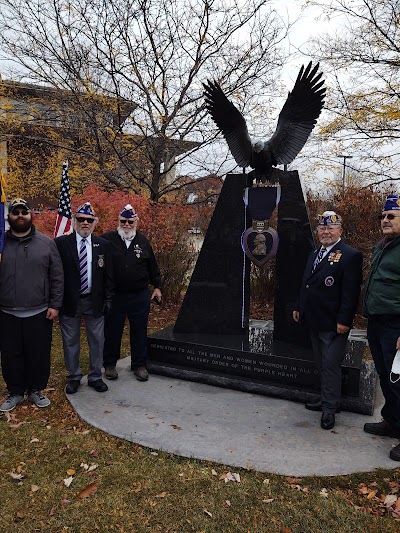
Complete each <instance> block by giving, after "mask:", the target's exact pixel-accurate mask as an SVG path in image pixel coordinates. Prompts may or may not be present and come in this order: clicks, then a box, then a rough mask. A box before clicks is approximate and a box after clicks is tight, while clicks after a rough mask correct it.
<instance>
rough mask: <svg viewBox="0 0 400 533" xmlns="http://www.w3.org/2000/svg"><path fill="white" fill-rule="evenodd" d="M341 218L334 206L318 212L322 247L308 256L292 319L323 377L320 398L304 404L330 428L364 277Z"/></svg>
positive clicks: (356, 251)
mask: <svg viewBox="0 0 400 533" xmlns="http://www.w3.org/2000/svg"><path fill="white" fill-rule="evenodd" d="M341 235H342V218H341V217H340V216H339V215H337V214H336V213H335V212H334V211H325V212H324V213H323V214H322V215H319V216H318V226H317V237H318V240H319V242H320V247H319V248H317V249H316V250H314V252H312V253H311V254H310V257H309V258H308V261H307V265H306V268H305V270H304V275H303V281H302V285H301V289H300V298H299V306H298V309H297V310H295V311H293V319H294V320H295V321H296V322H298V321H299V320H301V321H302V322H304V323H305V324H306V325H307V327H308V329H309V331H310V336H311V342H312V347H313V352H314V357H315V359H316V362H317V364H318V367H319V371H320V378H321V399H320V400H318V401H317V402H312V403H308V404H306V408H307V409H310V410H312V411H322V417H321V427H322V428H323V429H332V428H333V427H334V425H335V412H339V410H340V394H341V363H342V360H343V358H344V356H345V354H346V343H347V338H348V336H349V333H350V329H351V326H352V323H353V319H354V315H355V313H356V310H357V304H358V299H359V296H360V287H361V282H362V254H361V252H360V251H359V250H356V249H355V248H351V247H350V246H348V245H347V244H345V243H344V242H343V241H342V239H341Z"/></svg>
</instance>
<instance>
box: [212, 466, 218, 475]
mask: <svg viewBox="0 0 400 533" xmlns="http://www.w3.org/2000/svg"><path fill="white" fill-rule="evenodd" d="M211 474H212V475H213V476H218V474H217V472H216V471H215V470H214V468H213V469H212V470H211Z"/></svg>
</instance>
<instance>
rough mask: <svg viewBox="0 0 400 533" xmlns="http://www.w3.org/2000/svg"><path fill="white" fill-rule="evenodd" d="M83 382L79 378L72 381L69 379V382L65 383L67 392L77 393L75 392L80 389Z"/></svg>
mask: <svg viewBox="0 0 400 533" xmlns="http://www.w3.org/2000/svg"><path fill="white" fill-rule="evenodd" d="M80 384H81V382H80V381H79V380H78V379H72V380H71V381H68V383H67V384H66V385H65V392H66V393H67V394H75V392H76V391H77V390H78V389H79V385H80Z"/></svg>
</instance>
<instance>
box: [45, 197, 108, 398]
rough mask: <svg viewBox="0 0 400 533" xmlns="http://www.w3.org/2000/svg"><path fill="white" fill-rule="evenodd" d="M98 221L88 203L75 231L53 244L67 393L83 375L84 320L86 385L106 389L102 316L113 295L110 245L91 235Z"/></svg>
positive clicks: (80, 211)
mask: <svg viewBox="0 0 400 533" xmlns="http://www.w3.org/2000/svg"><path fill="white" fill-rule="evenodd" d="M97 221H98V218H97V217H96V215H95V212H94V211H93V209H92V206H91V205H90V203H89V202H86V203H85V204H83V205H81V206H80V207H78V209H77V211H76V213H75V215H74V229H75V231H74V232H73V233H71V234H70V235H62V236H61V237H57V239H55V242H56V244H57V248H58V250H59V252H60V256H61V260H62V263H63V266H64V276H65V277H64V284H65V290H64V299H63V302H62V307H61V311H60V324H61V334H62V338H63V346H64V361H65V366H66V367H67V370H68V376H67V380H68V383H67V385H66V387H65V392H66V393H67V394H74V393H75V392H77V390H78V388H79V385H80V383H81V378H82V372H81V369H80V365H79V357H80V334H81V321H82V318H84V319H85V326H86V334H87V340H88V345H89V363H90V369H89V375H88V385H89V387H93V388H94V390H96V391H97V392H105V391H107V390H108V387H107V385H106V384H105V383H104V381H103V380H102V379H101V367H102V362H103V347H104V313H106V312H108V311H109V308H110V307H111V299H112V296H113V293H114V283H113V279H112V267H111V262H110V255H109V244H108V242H107V241H105V240H104V239H101V238H100V237H96V236H94V235H92V233H93V231H94V228H95V227H96V223H97Z"/></svg>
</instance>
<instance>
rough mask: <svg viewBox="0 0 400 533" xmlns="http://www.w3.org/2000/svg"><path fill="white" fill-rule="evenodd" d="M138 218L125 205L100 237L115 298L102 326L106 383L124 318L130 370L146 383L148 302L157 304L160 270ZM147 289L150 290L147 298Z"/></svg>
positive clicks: (113, 365) (111, 372) (114, 375)
mask: <svg viewBox="0 0 400 533" xmlns="http://www.w3.org/2000/svg"><path fill="white" fill-rule="evenodd" d="M138 221H139V217H138V215H137V214H136V212H135V210H134V209H133V207H132V206H131V205H130V204H128V205H126V206H125V207H124V208H123V209H122V211H121V212H120V214H119V217H118V227H117V230H116V231H110V232H108V233H104V234H103V235H102V238H103V239H106V240H107V241H109V242H110V244H111V259H112V265H113V274H114V281H115V295H114V297H113V300H112V307H111V311H110V313H109V315H108V316H107V317H106V322H105V343H104V354H103V366H104V368H105V376H106V378H107V379H117V378H118V372H117V369H116V365H117V361H118V359H119V358H120V353H121V340H122V334H123V330H124V325H125V319H126V317H128V320H129V327H130V345H131V370H133V373H134V374H135V376H136V379H137V380H138V381H147V380H148V378H149V373H148V371H147V368H146V360H147V324H148V319H149V312H150V300H155V301H156V302H157V303H160V302H161V291H160V284H161V279H160V270H159V268H158V265H157V261H156V258H155V256H154V252H153V249H152V247H151V245H150V242H149V241H148V239H147V238H146V237H145V236H144V235H143V234H142V233H140V232H138V231H137V229H136V228H137V225H138ZM149 285H152V286H153V291H152V293H151V296H150V291H149Z"/></svg>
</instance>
